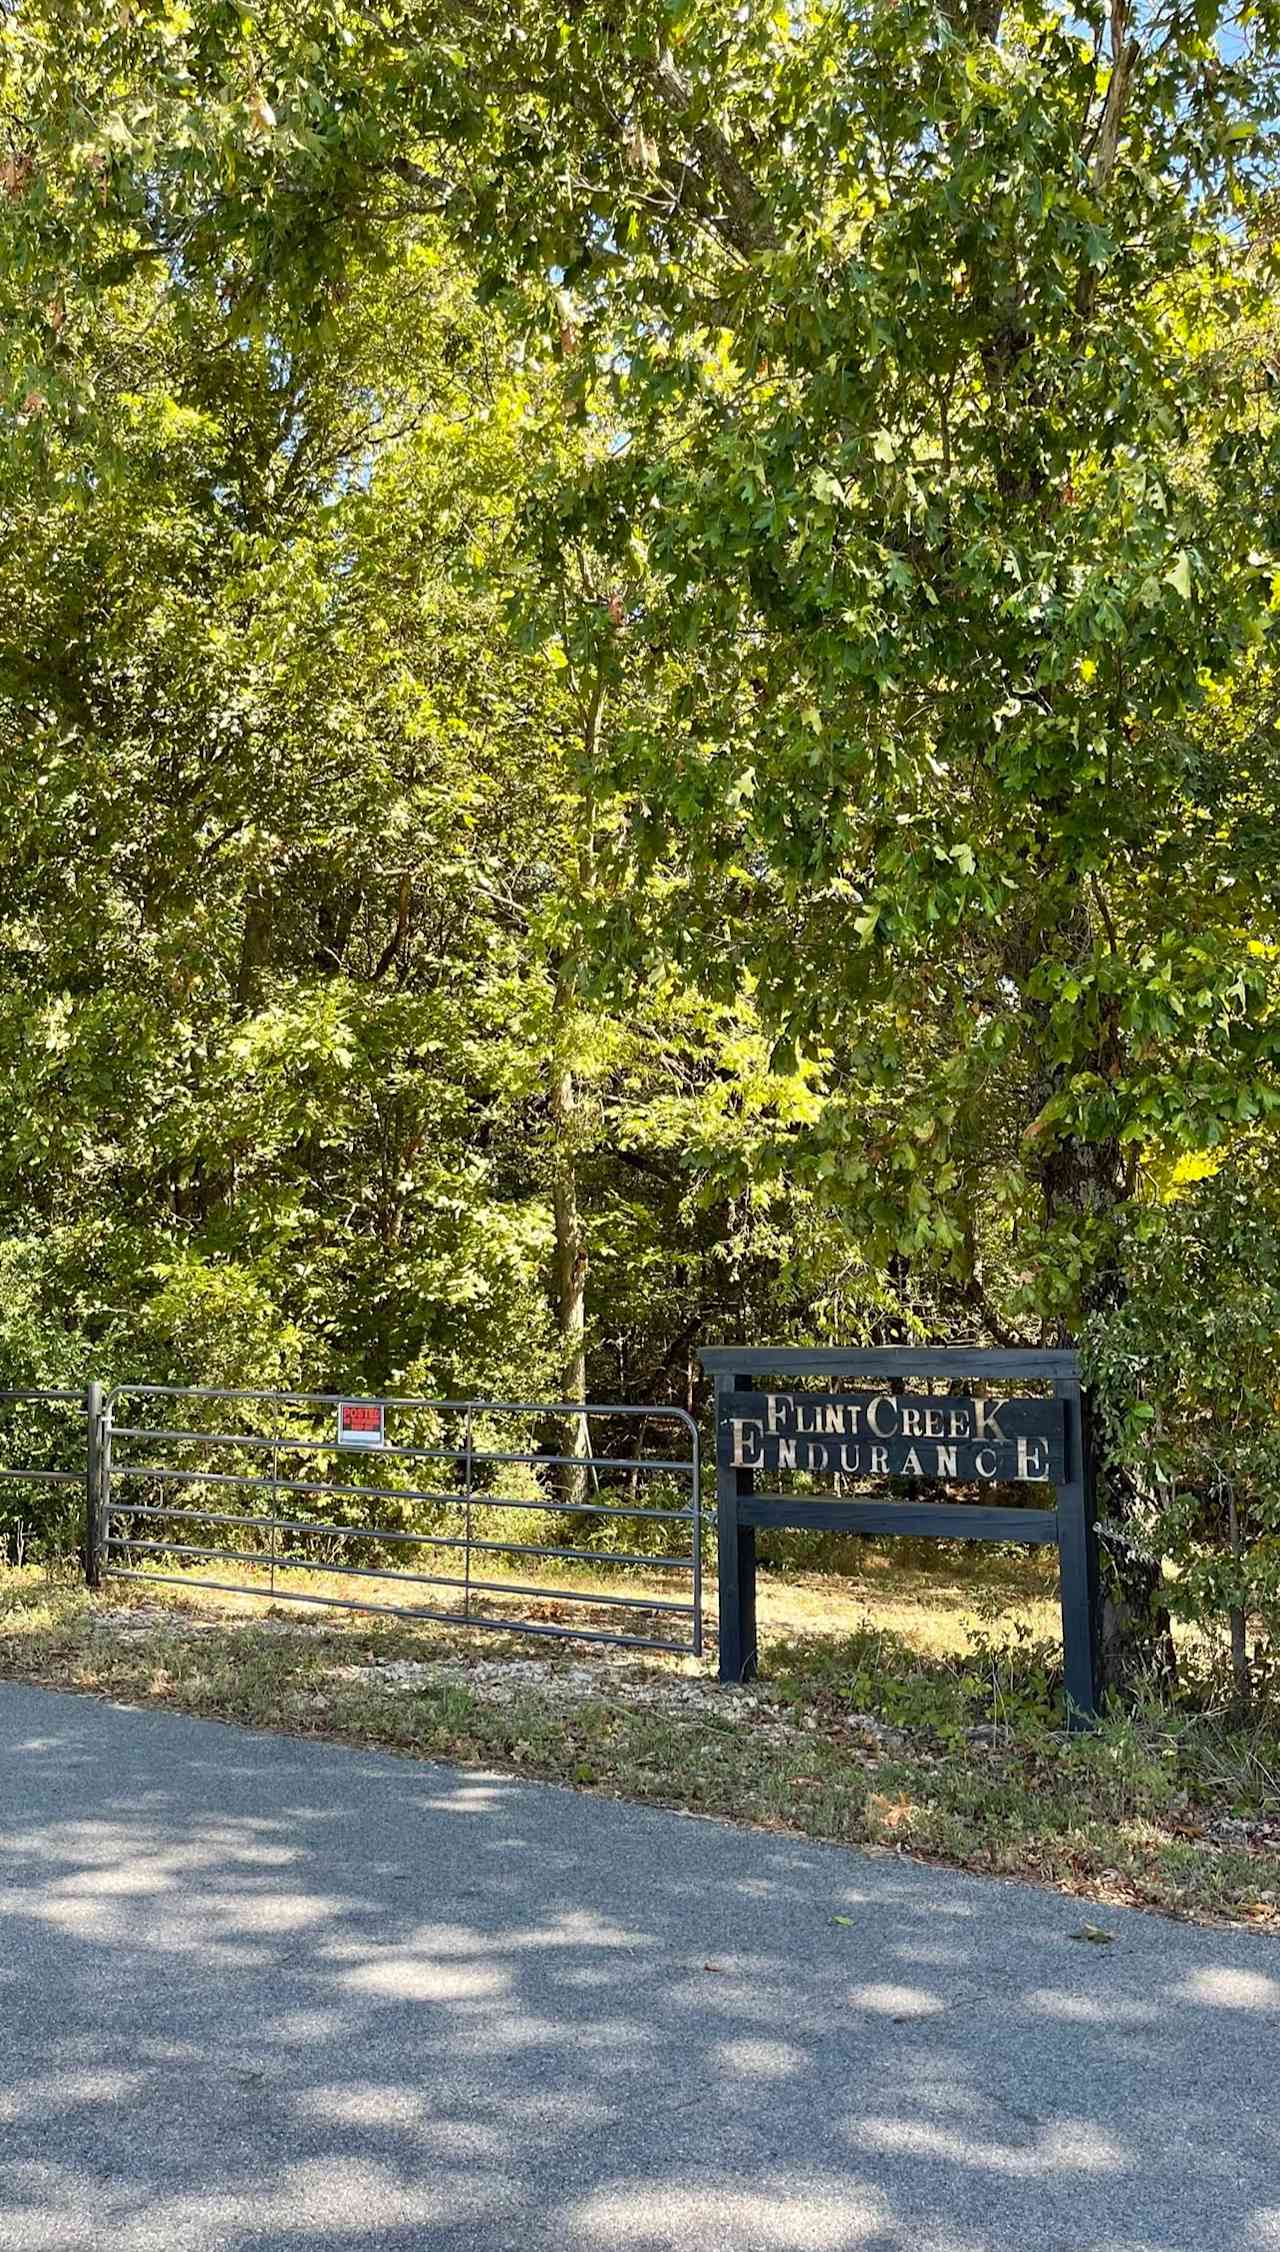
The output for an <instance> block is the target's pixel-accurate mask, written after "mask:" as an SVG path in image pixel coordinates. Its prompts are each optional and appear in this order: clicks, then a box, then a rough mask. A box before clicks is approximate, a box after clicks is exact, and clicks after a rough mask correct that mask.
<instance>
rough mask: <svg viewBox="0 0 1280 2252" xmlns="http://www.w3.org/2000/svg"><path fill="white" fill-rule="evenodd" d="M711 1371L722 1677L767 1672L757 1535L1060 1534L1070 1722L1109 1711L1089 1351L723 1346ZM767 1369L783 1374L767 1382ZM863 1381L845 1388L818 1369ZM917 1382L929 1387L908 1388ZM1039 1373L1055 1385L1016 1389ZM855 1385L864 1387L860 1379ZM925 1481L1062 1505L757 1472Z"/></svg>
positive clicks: (1034, 1537) (1033, 1538) (705, 1357)
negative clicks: (771, 1530) (1084, 1361)
mask: <svg viewBox="0 0 1280 2252" xmlns="http://www.w3.org/2000/svg"><path fill="white" fill-rule="evenodd" d="M701 1359H702V1365H703V1367H704V1368H705V1369H706V1370H707V1371H708V1373H709V1374H710V1375H711V1376H712V1378H713V1379H714V1382H715V1388H716V1499H717V1506H718V1511H719V1549H720V1679H721V1680H722V1681H745V1680H747V1679H748V1678H749V1677H750V1676H751V1675H752V1674H754V1672H755V1670H756V1663H757V1647H756V1529H757V1527H758V1526H760V1525H795V1526H803V1527H807V1528H809V1529H810V1530H817V1531H822V1532H850V1533H876V1534H882V1533H906V1534H910V1535H912V1536H914V1537H916V1538H919V1537H920V1536H922V1535H923V1536H925V1537H933V1538H934V1539H939V1540H1003V1541H1026V1542H1029V1543H1031V1544H1048V1543H1050V1542H1052V1543H1055V1544H1056V1546H1057V1550H1058V1563H1059V1573H1060V1578H1061V1589H1062V1639H1063V1653H1064V1660H1065V1674H1066V1698H1067V1715H1068V1722H1069V1724H1070V1725H1071V1726H1074V1727H1080V1726H1088V1725H1089V1723H1090V1722H1091V1721H1092V1720H1094V1719H1095V1718H1096V1716H1097V1712H1098V1707H1099V1694H1098V1556H1097V1541H1096V1538H1095V1534H1094V1529H1093V1483H1092V1477H1091V1474H1090V1465H1089V1457H1088V1442H1087V1427H1086V1421H1085V1414H1084V1400H1083V1395H1082V1392H1081V1385H1080V1362H1079V1356H1078V1355H1077V1354H1075V1353H1072V1352H1065V1351H1063V1352H1034V1351H1027V1352H982V1351H979V1350H977V1349H976V1348H969V1347H960V1346H937V1347H932V1348H929V1347H921V1348H917V1347H915V1346H905V1345H892V1346H884V1347H881V1348H880V1349H879V1350H878V1351H867V1352H835V1351H831V1352H826V1351H823V1350H821V1349H820V1348H813V1349H805V1350H803V1351H786V1350H783V1349H778V1350H772V1349H769V1350H764V1351H755V1350H746V1349H744V1348H741V1347H737V1346H721V1347H717V1348H715V1349H714V1350H711V1351H707V1352H704V1353H703V1354H702V1356H701ZM762 1377H767V1378H770V1379H772V1380H776V1388H774V1389H768V1390H766V1389H763V1388H762V1386H761V1383H760V1379H761V1378H762ZM815 1377H817V1378H826V1379H828V1380H831V1379H841V1378H844V1379H846V1380H850V1383H851V1388H850V1389H848V1390H845V1391H839V1392H833V1391H829V1390H824V1391H821V1392H819V1391H810V1390H806V1389H802V1388H801V1387H802V1386H803V1384H804V1381H805V1379H813V1378H815ZM904 1378H913V1379H917V1380H923V1381H924V1382H925V1383H926V1384H927V1385H928V1386H929V1389H928V1390H927V1391H924V1390H922V1391H919V1392H908V1391H905V1390H904V1389H903V1388H902V1380H903V1379H904ZM1030 1383H1039V1384H1041V1385H1045V1386H1047V1387H1048V1389H1047V1391H1045V1392H1041V1393H1038V1394H1037V1393H1029V1392H1026V1391H1025V1390H1024V1391H1021V1392H1019V1391H1018V1390H1016V1389H1011V1387H1016V1386H1018V1385H1024V1386H1025V1385H1027V1384H1030ZM854 1386H856V1389H855V1388H852V1387H854ZM796 1472H798V1473H802V1474H805V1475H807V1476H812V1477H816V1478H836V1477H840V1478H841V1479H851V1480H858V1481H867V1480H873V1479H876V1478H911V1479H923V1480H927V1481H929V1482H930V1483H961V1484H964V1485H966V1486H968V1487H970V1488H972V1487H974V1486H978V1487H983V1486H997V1485H998V1486H1026V1485H1034V1486H1041V1487H1048V1488H1051V1489H1052V1492H1053V1496H1054V1504H1055V1506H1054V1507H1053V1508H1037V1507H1032V1508H1023V1507H1020V1506H1018V1505H1017V1504H1016V1503H1008V1504H994V1503H990V1504H989V1503H987V1502H986V1501H981V1502H973V1501H969V1500H966V1501H963V1502H921V1501H911V1500H907V1499H898V1498H896V1497H895V1498H893V1499H878V1498H876V1497H875V1496H874V1494H868V1493H866V1492H860V1493H854V1494H845V1493H831V1494H821V1493H817V1494H810V1493H805V1494H781V1493H777V1492H774V1493H769V1492H762V1491H760V1490H759V1489H758V1486H757V1479H759V1478H760V1477H761V1476H764V1477H768V1475H769V1474H770V1473H772V1474H773V1475H774V1476H775V1477H781V1476H783V1475H786V1474H789V1473H796Z"/></svg>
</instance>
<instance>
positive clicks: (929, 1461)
mask: <svg viewBox="0 0 1280 2252" xmlns="http://www.w3.org/2000/svg"><path fill="white" fill-rule="evenodd" d="M725 1407H726V1413H725V1416H724V1420H723V1421H722V1422H721V1424H720V1449H721V1457H722V1460H723V1462H724V1464H725V1467H726V1468H729V1469H733V1470H773V1471H783V1470H798V1471H805V1472H809V1473H813V1474H816V1475H819V1476H828V1477H833V1476H835V1475H837V1474H843V1475H845V1476H847V1477H859V1476H862V1477H872V1478H875V1477H891V1478H939V1479H959V1480H964V1481H966V1482H970V1483H972V1482H975V1481H981V1482H982V1483H999V1484H1003V1483H1006V1482H1012V1483H1015V1484H1026V1483H1029V1482H1033V1483H1037V1484H1039V1483H1042V1482H1046V1481H1047V1482H1050V1483H1057V1482H1059V1481H1061V1480H1062V1479H1063V1478H1065V1476H1066V1420H1065V1411H1064V1406H1063V1402H1062V1401H1061V1400H1060V1399H1051V1400H1046V1399H1026V1398H1022V1399H1012V1400H997V1399H980V1398H971V1399H957V1398H955V1397H954V1396H950V1395H947V1396H943V1397H941V1398H929V1399H926V1398H925V1397H924V1396H923V1395H922V1394H916V1395H914V1396H912V1395H911V1394H910V1393H897V1392H842V1393H839V1394H832V1395H829V1394H825V1393H823V1394H819V1393H817V1392H734V1393H732V1394H731V1395H730V1397H729V1398H728V1400H727V1401H726V1403H725Z"/></svg>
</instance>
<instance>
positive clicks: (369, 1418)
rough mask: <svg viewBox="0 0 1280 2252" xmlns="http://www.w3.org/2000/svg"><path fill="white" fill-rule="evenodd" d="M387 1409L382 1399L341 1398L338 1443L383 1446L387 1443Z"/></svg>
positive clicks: (344, 1445) (354, 1445)
mask: <svg viewBox="0 0 1280 2252" xmlns="http://www.w3.org/2000/svg"><path fill="white" fill-rule="evenodd" d="M386 1413H387V1411H386V1409H385V1407H384V1406H383V1404H382V1402H381V1400H339V1402H338V1445H339V1446H340V1447H381V1446H385V1445H386V1439H387V1433H386Z"/></svg>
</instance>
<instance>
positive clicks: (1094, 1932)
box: [1067, 1924, 1116, 1947]
mask: <svg viewBox="0 0 1280 2252" xmlns="http://www.w3.org/2000/svg"><path fill="white" fill-rule="evenodd" d="M1067 1936H1068V1938H1069V1939H1084V1940H1087V1941H1088V1944H1089V1945H1090V1947H1111V1946H1113V1945H1114V1943H1115V1936H1116V1935H1115V1933H1114V1932H1113V1931H1103V1929H1102V1926H1101V1925H1100V1924H1081V1926H1080V1929H1079V1931H1073V1932H1068V1934H1067Z"/></svg>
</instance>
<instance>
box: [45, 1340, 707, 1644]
mask: <svg viewBox="0 0 1280 2252" xmlns="http://www.w3.org/2000/svg"><path fill="white" fill-rule="evenodd" d="M352 1408H356V1409H360V1410H364V1411H367V1412H366V1414H365V1416H364V1425H365V1429H364V1433H363V1437H362V1438H360V1440H359V1443H358V1444H356V1443H353V1438H352V1433H351V1432H350V1431H348V1432H345V1433H344V1427H343V1411H344V1410H349V1409H352ZM389 1427H394V1430H395V1433H396V1436H394V1437H393V1436H392V1435H391V1429H390V1428H389ZM354 1428H355V1430H356V1431H359V1429H360V1419H359V1418H357V1419H356V1421H355V1426H354ZM566 1433H569V1434H571V1435H570V1437H569V1438H568V1440H567V1441H566V1438H565V1434H566ZM522 1536H523V1537H522ZM529 1536H531V1537H529ZM525 1558H536V1559H537V1560H538V1562H539V1564H540V1566H541V1571H542V1576H541V1577H540V1578H539V1579H537V1580H533V1579H531V1578H530V1576H529V1568H528V1566H527V1565H525V1564H523V1562H522V1560H523V1559H525ZM86 1565H87V1572H88V1577H89V1580H90V1584H91V1585H97V1584H98V1582H99V1581H100V1580H101V1579H103V1578H111V1579H122V1580H132V1581H141V1582H151V1581H156V1582H161V1583H163V1584H166V1585H171V1586H172V1585H177V1586H181V1587H185V1588H189V1589H191V1590H193V1591H194V1590H197V1589H199V1588H207V1589H211V1590H216V1591H218V1592H220V1593H225V1594H233V1595H240V1596H249V1597H255V1598H262V1599H265V1600H266V1601H268V1602H275V1603H281V1602H284V1603H289V1604H295V1603H297V1604H308V1605H318V1606H322V1607H325V1608H338V1609H342V1610H348V1611H360V1612H379V1613H385V1614H387V1615H389V1616H391V1617H395V1618H403V1619H432V1620H440V1621H444V1622H445V1623H448V1624H451V1625H465V1626H473V1627H479V1628H487V1629H491V1630H501V1631H505V1632H513V1631H515V1632H520V1633H525V1634H534V1635H544V1636H552V1637H555V1638H557V1639H568V1638H570V1637H576V1638H581V1639H586V1640H590V1641H592V1642H607V1643H614V1644H619V1645H622V1646H625V1647H628V1648H634V1649H644V1650H667V1651H678V1652H684V1653H688V1654H690V1655H693V1656H698V1655H700V1654H701V1650H702V1504H701V1476H700V1449H699V1437H698V1427H697V1425H696V1423H695V1422H694V1420H693V1417H692V1416H690V1415H688V1414H686V1413H685V1411H684V1410H683V1409H682V1408H655V1407H636V1406H630V1405H624V1404H609V1405H597V1404H592V1405H589V1406H584V1405H582V1404H580V1403H577V1402H557V1403H554V1404H550V1405H548V1404H545V1403H542V1402H537V1401H527V1400H524V1401H521V1400H429V1399H385V1400H363V1401H355V1400H344V1399H342V1398H340V1397H339V1396H338V1395H337V1394H329V1393H302V1392H257V1391H220V1390H213V1389H204V1388H191V1387H184V1386H177V1385H164V1384H136V1385H123V1386H117V1387H116V1388H115V1390H113V1391H111V1392H110V1393H108V1394H107V1395H106V1397H105V1399H104V1400H103V1401H102V1405H101V1414H100V1417H99V1418H98V1419H97V1431H96V1435H95V1438H94V1439H93V1441H92V1442H91V1463H90V1502H89V1513H88V1533H87V1539H86ZM569 1565H575V1566H576V1567H577V1568H578V1569H577V1572H576V1574H575V1575H574V1577H577V1578H588V1579H590V1578H594V1579H595V1580H596V1581H597V1584H596V1585H594V1586H587V1587H582V1586H573V1585H565V1584H563V1583H562V1578H561V1574H562V1573H563V1571H564V1569H565V1567H567V1566H569ZM637 1580H641V1581H644V1580H647V1581H651V1582H657V1583H658V1585H659V1587H660V1588H661V1589H662V1590H663V1592H655V1590H654V1588H653V1587H652V1586H648V1587H646V1586H644V1585H637V1584H636V1582H637ZM317 1582H318V1583H319V1584H318V1585H317V1584H316V1583H317ZM417 1589H422V1590H429V1591H431V1594H430V1596H429V1598H428V1600H427V1601H426V1602H422V1601H419V1600H417V1599H416V1598H415V1595H414V1591H415V1590H417ZM668 1589H669V1590H670V1592H665V1591H666V1590H668Z"/></svg>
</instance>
